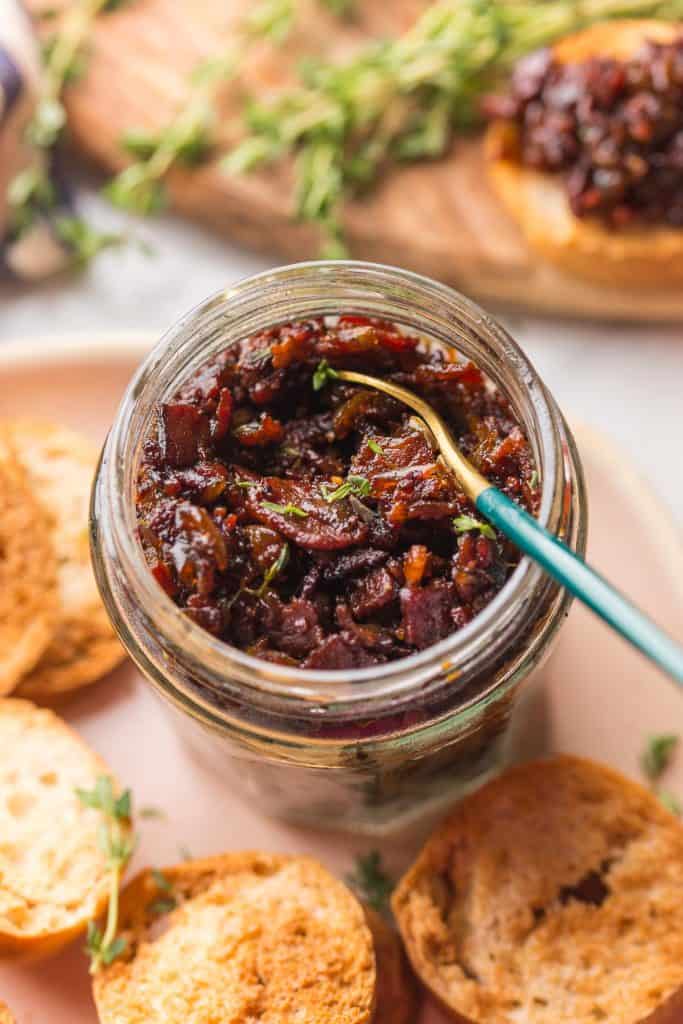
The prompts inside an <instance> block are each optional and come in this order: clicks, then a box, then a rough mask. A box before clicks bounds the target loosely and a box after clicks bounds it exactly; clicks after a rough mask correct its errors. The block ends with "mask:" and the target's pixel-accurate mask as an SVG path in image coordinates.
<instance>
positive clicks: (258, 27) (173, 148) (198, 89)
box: [104, 0, 347, 215]
mask: <svg viewBox="0 0 683 1024" xmlns="http://www.w3.org/2000/svg"><path fill="white" fill-rule="evenodd" d="M326 2H327V3H328V5H329V6H330V7H331V8H339V10H340V12H341V11H342V9H343V8H345V7H346V6H347V5H346V3H345V2H344V0H341V2H340V0H326ZM296 13H297V11H296V2H295V0H260V2H259V3H257V4H256V5H255V6H253V8H252V10H250V11H249V13H248V14H247V15H246V17H245V18H244V20H243V21H242V24H241V26H240V33H239V34H240V37H241V38H239V39H238V41H237V42H236V44H235V45H234V46H233V47H232V48H231V49H230V50H229V51H228V52H226V53H224V54H220V55H218V56H216V57H212V58H210V59H208V60H204V61H202V62H201V63H200V64H198V65H197V67H196V68H195V69H194V70H193V72H192V74H191V75H190V78H189V80H188V94H187V98H186V100H185V102H184V103H183V105H182V106H181V107H180V108H179V110H178V111H177V113H176V114H175V115H174V116H173V117H172V118H171V120H170V121H169V122H168V123H167V124H166V125H165V126H164V127H163V128H162V129H161V130H160V131H159V132H156V133H153V132H146V131H141V130H139V129H132V130H130V131H127V132H125V133H124V135H123V136H122V138H121V146H122V148H123V149H124V150H125V151H126V152H127V153H129V154H130V155H131V156H133V157H134V158H135V163H132V164H130V165H129V166H128V167H126V168H125V169H124V170H123V171H121V172H120V173H119V174H118V175H117V176H116V177H115V178H114V179H113V180H112V181H110V182H109V184H108V185H107V186H106V187H105V190H104V191H105V194H106V195H107V197H108V198H109V199H110V200H111V201H112V202H113V203H115V204H116V205H117V206H121V207H123V208H124V209H127V210H132V211H133V212H135V213H140V214H143V215H148V214H152V213H156V212H157V211H158V210H160V209H162V208H163V207H164V205H165V203H166V191H165V188H164V180H165V179H166V177H167V175H168V173H169V171H171V170H172V168H174V167H176V166H177V165H183V166H186V167H194V166H196V165H197V164H198V163H201V162H202V161H203V160H205V159H206V158H207V157H208V156H209V155H210V154H211V150H212V147H213V143H214V134H215V128H216V126H217V115H216V109H215V106H216V99H217V94H218V90H219V88H220V87H221V85H223V84H224V83H226V82H228V81H230V80H231V79H233V78H234V77H235V76H236V75H237V74H238V73H239V71H240V68H241V66H242V62H243V61H244V59H245V57H246V55H247V53H248V52H249V49H250V46H251V45H252V44H253V42H254V41H257V40H259V39H269V40H271V41H272V42H275V43H282V42H284V40H285V39H286V38H287V36H288V35H289V33H290V31H291V28H292V26H293V24H294V21H295V17H296Z"/></svg>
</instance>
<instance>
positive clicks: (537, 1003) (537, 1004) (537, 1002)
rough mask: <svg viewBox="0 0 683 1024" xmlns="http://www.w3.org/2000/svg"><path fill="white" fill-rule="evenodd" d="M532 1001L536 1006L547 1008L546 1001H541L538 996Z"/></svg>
mask: <svg viewBox="0 0 683 1024" xmlns="http://www.w3.org/2000/svg"><path fill="white" fill-rule="evenodd" d="M533 1001H534V1003H535V1004H536V1006H547V1005H548V1000H547V999H541V997H540V996H534V1000H533Z"/></svg>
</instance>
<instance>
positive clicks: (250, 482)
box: [235, 480, 258, 490]
mask: <svg viewBox="0 0 683 1024" xmlns="http://www.w3.org/2000/svg"><path fill="white" fill-rule="evenodd" d="M235 483H236V484H237V486H238V487H244V489H245V490H247V489H248V488H249V487H257V486H258V484H257V482H256V481H255V480H235Z"/></svg>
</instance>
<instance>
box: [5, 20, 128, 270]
mask: <svg viewBox="0 0 683 1024" xmlns="http://www.w3.org/2000/svg"><path fill="white" fill-rule="evenodd" d="M117 6H119V3H117V2H116V0H80V2H78V3H76V4H74V5H73V6H71V7H70V8H69V10H68V11H67V13H66V14H65V16H64V18H63V20H62V24H61V26H60V28H59V31H58V32H56V33H55V34H53V35H52V36H51V37H50V39H49V40H48V41H47V42H46V44H45V46H44V47H43V92H42V96H41V98H40V101H39V102H38V104H37V106H36V108H35V111H34V113H33V116H32V117H31V119H30V121H29V123H28V125H27V127H26V131H25V136H26V140H27V142H29V143H30V144H31V145H32V146H34V147H37V149H38V150H39V152H38V153H37V155H36V158H35V160H34V162H33V163H32V164H31V165H30V166H29V167H28V168H25V169H24V170H23V171H20V172H19V174H18V175H16V176H15V177H14V178H13V179H12V181H11V182H10V184H9V186H8V190H7V203H8V208H9V233H10V236H11V237H13V238H18V237H20V236H21V235H22V234H23V233H24V232H25V231H27V230H28V229H29V228H30V227H31V225H32V224H33V222H34V221H35V219H36V218H37V217H38V216H40V215H41V214H45V213H48V212H49V211H51V210H54V209H55V208H56V206H57V203H58V198H59V197H58V195H57V192H56V191H55V188H54V186H53V185H52V182H51V181H50V176H49V171H48V166H49V153H50V150H52V149H53V148H54V147H55V146H56V145H57V143H58V142H59V140H60V139H61V136H62V134H63V131H64V128H65V126H66V110H65V108H64V104H63V102H62V92H63V90H64V88H65V86H67V85H68V84H69V83H70V82H72V81H74V80H75V79H76V78H78V77H79V76H80V75H81V74H82V73H83V70H84V67H85V60H86V56H87V43H88V37H89V35H90V30H91V27H92V24H93V22H94V21H95V18H96V17H97V16H98V14H101V13H103V12H108V11H111V10H114V9H115V7H117ZM56 228H57V232H58V234H59V235H60V237H61V238H62V241H64V242H65V243H66V244H68V245H69V246H70V247H71V248H72V249H73V252H74V265H75V266H79V267H80V266H83V265H84V264H85V263H86V262H88V261H89V260H90V259H92V258H93V256H95V255H97V253H99V252H101V251H102V249H104V248H109V247H110V246H112V245H115V244H120V242H121V238H120V236H115V235H112V234H109V233H108V234H101V233H99V232H97V231H96V230H95V229H93V228H90V227H88V225H87V224H85V223H84V222H83V221H82V220H80V219H78V218H76V217H64V218H60V220H59V221H57V223H56Z"/></svg>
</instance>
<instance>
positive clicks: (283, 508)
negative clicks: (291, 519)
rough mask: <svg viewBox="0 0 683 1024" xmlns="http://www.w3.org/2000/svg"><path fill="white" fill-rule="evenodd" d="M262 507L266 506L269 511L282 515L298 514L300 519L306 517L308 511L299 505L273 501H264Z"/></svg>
mask: <svg viewBox="0 0 683 1024" xmlns="http://www.w3.org/2000/svg"><path fill="white" fill-rule="evenodd" d="M261 508H265V510H266V511H267V512H276V513H277V514H278V515H281V516H298V517H299V518H300V519H306V518H307V516H308V512H304V510H303V509H302V508H299V506H298V505H292V504H287V505H276V504H275V502H273V501H262V502H261Z"/></svg>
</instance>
